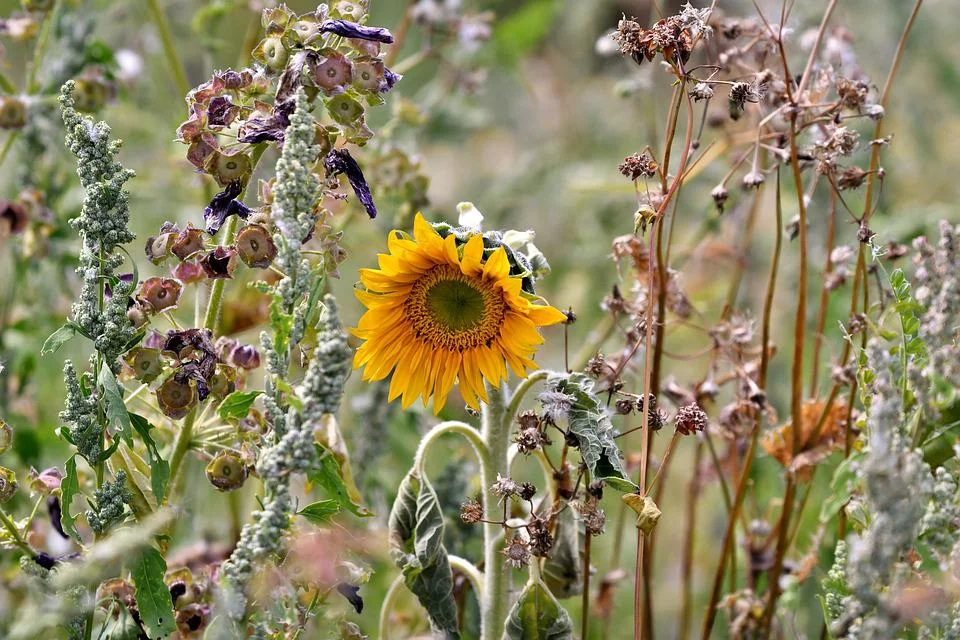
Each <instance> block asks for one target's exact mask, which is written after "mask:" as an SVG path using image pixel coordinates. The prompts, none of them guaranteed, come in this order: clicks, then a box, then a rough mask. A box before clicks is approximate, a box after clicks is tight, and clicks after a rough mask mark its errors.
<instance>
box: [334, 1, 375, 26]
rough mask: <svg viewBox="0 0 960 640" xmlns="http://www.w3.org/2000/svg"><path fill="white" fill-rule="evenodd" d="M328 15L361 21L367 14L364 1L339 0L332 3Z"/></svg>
mask: <svg viewBox="0 0 960 640" xmlns="http://www.w3.org/2000/svg"><path fill="white" fill-rule="evenodd" d="M330 15H331V16H332V17H334V18H343V19H344V20H350V21H351V22H363V19H364V18H365V17H366V15H367V3H366V2H354V1H353V0H340V2H337V3H335V4H334V5H333V11H331V12H330Z"/></svg>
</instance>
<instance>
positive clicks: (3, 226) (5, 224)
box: [0, 200, 30, 237]
mask: <svg viewBox="0 0 960 640" xmlns="http://www.w3.org/2000/svg"><path fill="white" fill-rule="evenodd" d="M29 221H30V218H29V217H28V216H27V210H26V209H25V208H24V207H23V206H21V205H20V204H19V203H17V202H10V201H8V200H0V237H2V236H5V235H8V234H11V235H17V234H20V233H23V232H24V230H26V228H27V223H28V222H29Z"/></svg>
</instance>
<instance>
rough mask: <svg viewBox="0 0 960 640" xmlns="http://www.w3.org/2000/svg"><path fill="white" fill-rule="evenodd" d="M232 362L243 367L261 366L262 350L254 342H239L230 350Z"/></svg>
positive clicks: (254, 367) (253, 367)
mask: <svg viewBox="0 0 960 640" xmlns="http://www.w3.org/2000/svg"><path fill="white" fill-rule="evenodd" d="M230 362H231V363H233V364H234V365H236V366H238V367H240V368H241V369H248V370H250V369H256V368H258V367H259V366H260V352H259V351H257V348H256V347H254V346H253V345H252V344H238V345H237V346H235V347H234V348H233V350H231V351H230Z"/></svg>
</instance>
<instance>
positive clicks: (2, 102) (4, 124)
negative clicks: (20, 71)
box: [0, 96, 27, 129]
mask: <svg viewBox="0 0 960 640" xmlns="http://www.w3.org/2000/svg"><path fill="white" fill-rule="evenodd" d="M25 124H27V103H26V102H25V101H24V100H23V99H21V98H18V97H17V96H3V97H2V98H0V129H21V128H23V126H24V125H25Z"/></svg>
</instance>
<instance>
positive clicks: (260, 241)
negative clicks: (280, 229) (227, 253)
mask: <svg viewBox="0 0 960 640" xmlns="http://www.w3.org/2000/svg"><path fill="white" fill-rule="evenodd" d="M235 246H236V248H237V253H238V254H239V255H240V259H241V260H243V262H244V264H246V265H247V266H248V267H254V268H257V269H266V268H267V267H269V266H270V265H271V264H272V263H273V260H274V258H276V257H277V245H276V244H274V242H273V238H272V237H271V235H270V232H269V231H267V229H266V227H263V226H261V225H259V224H248V225H247V226H245V227H244V228H243V229H241V230H240V233H238V234H237V240H236V245H235Z"/></svg>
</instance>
